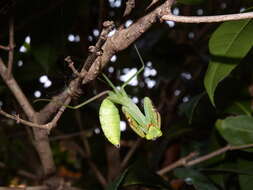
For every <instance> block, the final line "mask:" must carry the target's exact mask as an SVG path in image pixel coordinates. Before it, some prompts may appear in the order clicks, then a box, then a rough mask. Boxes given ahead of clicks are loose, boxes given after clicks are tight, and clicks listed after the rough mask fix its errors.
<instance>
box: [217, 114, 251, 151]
mask: <svg viewBox="0 0 253 190" xmlns="http://www.w3.org/2000/svg"><path fill="white" fill-rule="evenodd" d="M252 126H253V117H251V116H245V115H241V116H237V117H227V118H226V119H224V120H218V121H217V122H216V128H217V129H218V131H219V132H220V134H221V135H222V137H223V138H224V139H225V140H226V141H227V142H228V143H229V144H231V145H235V146H240V145H246V144H253V127H252ZM248 150H249V149H248Z"/></svg>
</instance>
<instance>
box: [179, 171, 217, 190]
mask: <svg viewBox="0 0 253 190" xmlns="http://www.w3.org/2000/svg"><path fill="white" fill-rule="evenodd" d="M174 175H175V176H177V177H178V178H180V179H184V181H185V182H186V183H187V184H189V185H193V186H194V188H195V189H196V190H203V189H205V190H218V188H217V187H216V186H215V185H214V184H213V183H212V182H211V181H210V180H209V179H208V178H207V177H206V176H204V175H203V174H201V173H200V172H198V171H197V170H193V169H187V168H177V169H175V171H174Z"/></svg>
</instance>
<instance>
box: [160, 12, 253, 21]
mask: <svg viewBox="0 0 253 190" xmlns="http://www.w3.org/2000/svg"><path fill="white" fill-rule="evenodd" d="M249 18H253V12H248V13H238V14H227V15H216V16H177V15H173V14H168V15H164V16H162V18H161V19H162V20H167V21H175V22H183V23H214V22H224V21H231V20H242V19H249Z"/></svg>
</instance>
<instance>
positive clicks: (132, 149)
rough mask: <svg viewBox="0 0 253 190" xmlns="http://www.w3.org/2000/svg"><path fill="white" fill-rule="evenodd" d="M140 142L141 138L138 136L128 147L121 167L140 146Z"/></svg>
mask: <svg viewBox="0 0 253 190" xmlns="http://www.w3.org/2000/svg"><path fill="white" fill-rule="evenodd" d="M141 142H142V139H141V138H139V139H138V140H137V141H136V142H135V143H134V145H133V146H132V147H131V148H130V150H129V151H128V152H127V154H126V156H125V158H124V159H123V161H122V162H121V168H125V167H126V165H127V163H128V161H129V160H130V158H131V157H132V156H133V154H134V153H135V151H136V150H137V148H138V147H139V146H140V144H141Z"/></svg>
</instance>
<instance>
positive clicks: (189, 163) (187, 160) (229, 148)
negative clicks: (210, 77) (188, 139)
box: [157, 144, 253, 175]
mask: <svg viewBox="0 0 253 190" xmlns="http://www.w3.org/2000/svg"><path fill="white" fill-rule="evenodd" d="M252 147H253V144H247V145H241V146H232V145H227V146H225V147H223V148H220V149H218V150H216V151H214V152H211V153H209V154H206V155H204V156H201V157H198V158H196V159H194V160H191V159H192V158H193V157H195V156H196V152H192V153H190V154H189V155H188V156H186V157H183V158H181V159H179V160H178V161H176V162H175V163H173V164H171V165H168V166H166V167H165V168H163V169H161V170H159V171H157V174H158V175H164V174H165V173H167V172H169V171H171V170H173V169H175V168H177V167H180V166H184V167H187V166H193V165H195V164H198V163H200V162H203V161H206V160H209V159H210V158H213V157H215V156H218V155H220V154H223V153H225V152H227V151H232V150H241V149H245V148H252Z"/></svg>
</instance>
